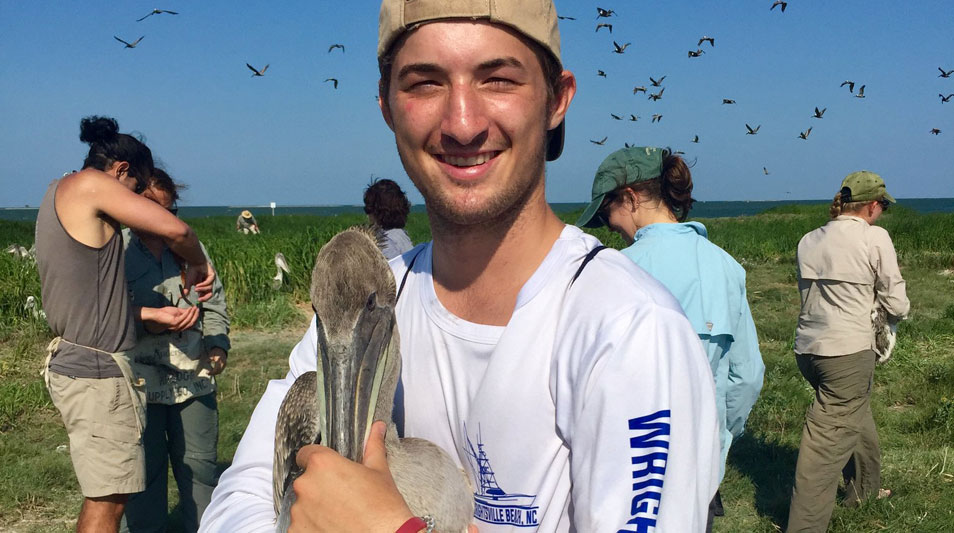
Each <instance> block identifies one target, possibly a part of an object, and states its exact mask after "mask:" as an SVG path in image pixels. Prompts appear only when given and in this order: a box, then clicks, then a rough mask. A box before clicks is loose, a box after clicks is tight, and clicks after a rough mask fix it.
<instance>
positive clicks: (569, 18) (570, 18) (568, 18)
mask: <svg viewBox="0 0 954 533" xmlns="http://www.w3.org/2000/svg"><path fill="white" fill-rule="evenodd" d="M557 18H558V19H560V20H576V18H575V17H564V16H563V15H557Z"/></svg>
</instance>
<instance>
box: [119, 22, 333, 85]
mask: <svg viewBox="0 0 954 533" xmlns="http://www.w3.org/2000/svg"><path fill="white" fill-rule="evenodd" d="M162 14H166V15H178V14H179V12H178V11H169V10H168V9H159V8H156V9H153V10H152V11H150V12H149V13H148V14H147V15H146V16H144V17H140V18H138V19H136V22H142V21H144V20H146V19H147V18H149V17H151V16H153V15H162ZM143 37H145V35H141V36H140V37H139V38H138V39H136V40H135V41H133V42H129V41H126V40H125V39H120V38H119V37H117V36H116V35H113V39H116V40H117V41H119V42H121V43H123V45H124V47H125V48H135V47H136V46H137V45H138V44H139V43H140V42H141V41H142V39H143ZM335 49H339V50H341V53H344V51H345V47H344V45H343V44H341V43H333V44H332V45H331V46H329V47H328V53H331V52H332V51H333V50H335ZM269 64H270V63H266V64H265V66H264V67H262V68H260V69H259V68H256V67H253V66H252V65H251V63H245V66H246V67H248V69H249V70H251V71H252V77H253V78H260V77H262V76H264V75H265V71H266V70H268V66H269ZM329 82H330V83H331V84H332V86H333V87H334V88H335V89H337V88H338V79H337V78H326V79H325V80H324V83H329Z"/></svg>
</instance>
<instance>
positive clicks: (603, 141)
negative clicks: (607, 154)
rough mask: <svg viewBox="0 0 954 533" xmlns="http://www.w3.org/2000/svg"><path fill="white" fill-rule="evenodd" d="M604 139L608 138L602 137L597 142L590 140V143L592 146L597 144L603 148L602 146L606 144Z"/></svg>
mask: <svg viewBox="0 0 954 533" xmlns="http://www.w3.org/2000/svg"><path fill="white" fill-rule="evenodd" d="M606 139H608V137H603V138H602V139H600V140H599V141H594V140H593V139H590V142H591V143H593V144H598V145H600V146H603V144H605V143H606Z"/></svg>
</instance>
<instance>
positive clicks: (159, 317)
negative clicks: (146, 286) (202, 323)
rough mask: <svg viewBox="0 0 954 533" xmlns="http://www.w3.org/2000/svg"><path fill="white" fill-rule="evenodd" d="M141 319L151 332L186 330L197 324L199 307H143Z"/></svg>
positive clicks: (140, 314)
mask: <svg viewBox="0 0 954 533" xmlns="http://www.w3.org/2000/svg"><path fill="white" fill-rule="evenodd" d="M139 319H140V320H141V321H142V324H143V326H144V327H145V328H146V331H148V332H149V333H155V334H159V333H164V332H166V331H185V330H187V329H189V328H191V327H192V326H193V325H195V321H196V320H198V319H199V308H198V307H195V306H193V307H189V308H186V309H179V308H178V307H172V306H168V307H141V308H140V311H139Z"/></svg>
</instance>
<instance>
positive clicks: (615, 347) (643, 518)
mask: <svg viewBox="0 0 954 533" xmlns="http://www.w3.org/2000/svg"><path fill="white" fill-rule="evenodd" d="M598 244H599V242H598V241H597V240H596V239H595V238H593V237H591V236H589V235H586V234H584V233H582V232H581V231H580V230H579V229H577V228H575V227H573V226H567V227H566V228H565V229H564V231H563V233H562V235H561V236H560V238H559V239H558V240H557V242H556V243H555V244H554V246H553V248H552V249H551V251H550V253H549V255H548V256H547V257H546V259H545V260H544V261H543V263H542V264H541V265H540V267H539V268H538V269H537V271H536V272H535V273H534V275H533V276H532V277H531V278H530V279H529V280H528V281H527V283H526V284H525V285H524V287H523V288H522V289H521V291H520V293H519V295H518V297H517V304H516V307H515V309H514V313H513V315H512V317H511V319H510V322H509V323H508V324H507V326H487V325H482V324H474V323H471V322H467V321H464V320H461V319H460V318H458V317H456V316H454V315H453V314H451V313H450V312H448V311H447V310H446V309H445V308H444V307H443V306H442V305H441V303H440V301H439V300H438V299H437V296H436V293H435V292H434V284H433V280H432V278H431V272H430V269H431V245H430V244H425V245H421V246H419V247H418V248H415V249H414V250H411V251H410V252H408V253H407V254H405V255H403V256H401V257H399V258H395V259H394V260H392V262H391V265H392V269H393V271H394V274H395V278H396V279H397V280H398V284H399V285H400V283H401V280H402V278H404V274H405V272H406V270H407V264H408V262H410V260H411V258H412V257H414V256H415V254H417V253H418V252H420V255H419V256H418V257H417V259H416V260H415V262H414V265H413V270H412V271H411V272H410V273H409V275H408V276H407V279H406V282H405V286H404V289H403V292H402V293H401V296H400V299H399V301H398V304H397V308H396V312H397V317H398V326H399V329H400V332H401V353H402V354H403V366H402V371H401V376H402V387H401V389H400V390H399V394H398V399H399V402H400V401H401V400H403V427H404V435H405V436H413V437H422V438H426V439H429V440H431V441H433V442H435V443H436V444H438V445H440V446H441V447H443V448H444V449H445V450H447V451H448V452H449V453H450V455H451V456H452V457H454V458H455V459H456V460H457V461H458V462H459V463H460V465H461V466H462V467H463V468H464V469H465V471H467V472H469V474H470V476H471V480H472V483H473V486H474V487H475V493H474V503H475V512H474V523H475V524H476V525H477V527H478V529H479V530H480V531H481V533H487V532H491V533H495V532H504V531H535V530H538V531H561V532H562V531H581V532H600V531H607V532H617V531H619V532H654V531H655V532H679V533H682V532H692V531H702V530H703V529H704V527H705V522H706V512H707V507H708V503H709V500H710V499H711V497H712V495H713V494H714V493H715V490H716V487H717V485H718V478H719V462H720V456H719V441H718V434H717V428H718V423H717V419H716V409H715V403H714V397H715V393H714V389H713V382H712V376H711V372H710V371H709V368H708V363H707V360H706V356H705V354H704V353H703V352H702V347H701V345H700V343H699V339H698V336H697V335H696V334H695V332H694V331H693V330H692V328H691V327H690V325H689V322H688V321H687V320H686V318H685V316H684V315H683V313H682V310H681V308H680V307H679V304H678V303H677V302H676V301H675V300H674V299H673V297H672V296H671V295H670V294H669V293H668V292H667V291H666V290H665V289H664V288H663V287H662V286H661V285H660V284H659V283H658V282H656V281H655V280H653V279H652V278H651V277H650V276H649V275H648V274H646V273H645V272H644V271H643V270H641V269H640V268H639V267H637V266H636V265H634V264H633V263H632V262H631V261H630V260H629V259H627V258H625V257H623V256H622V255H621V254H619V253H618V252H616V251H614V250H603V251H602V252H600V253H599V254H598V255H597V256H596V257H595V258H594V259H593V260H592V261H591V262H590V263H589V264H588V265H587V266H586V268H585V269H584V270H583V272H582V274H581V275H580V276H579V278H578V279H577V280H576V281H575V282H573V283H572V284H571V279H572V277H573V275H574V273H575V272H576V271H577V269H578V268H579V266H580V264H581V262H582V259H583V257H584V256H585V255H586V254H587V252H589V251H590V250H591V249H592V248H594V247H595V246H597V245H598ZM316 344H317V339H316V332H315V322H314V320H313V321H312V324H311V326H310V327H309V329H308V331H307V333H306V334H305V337H304V338H303V339H302V341H301V342H300V343H299V344H298V346H296V347H295V349H294V351H293V352H292V354H291V357H290V361H289V365H290V371H289V374H288V376H287V377H286V378H285V379H284V380H276V381H272V382H271V383H270V384H269V386H268V388H267V389H266V391H265V394H264V395H263V397H262V400H261V401H260V402H259V405H258V406H257V407H256V409H255V413H254V414H253V416H252V419H251V421H250V422H249V426H248V429H247V430H246V433H245V436H244V437H243V438H242V442H241V443H240V444H239V448H238V450H237V451H236V454H235V458H234V460H233V463H232V466H231V467H230V468H229V469H228V470H227V471H226V472H225V473H224V474H223V475H222V478H221V480H220V482H219V486H218V487H217V488H216V490H215V493H214V494H213V497H212V503H211V504H210V505H209V507H208V508H207V509H206V512H205V515H204V517H203V523H202V529H201V531H207V532H244V531H271V530H272V529H273V527H274V525H273V523H274V522H273V520H274V518H275V517H274V513H273V510H272V496H271V468H272V450H273V441H274V428H275V420H276V416H277V412H278V408H279V405H280V404H281V402H282V399H283V398H284V396H285V393H286V392H287V390H288V388H289V387H290V385H291V383H293V381H294V379H295V377H297V376H298V375H300V374H301V373H303V372H306V371H308V370H313V369H314V368H315V360H316ZM399 418H400V417H399ZM571 510H572V512H571Z"/></svg>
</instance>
